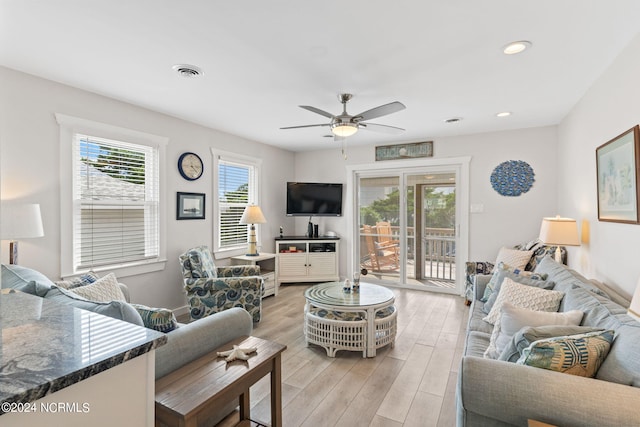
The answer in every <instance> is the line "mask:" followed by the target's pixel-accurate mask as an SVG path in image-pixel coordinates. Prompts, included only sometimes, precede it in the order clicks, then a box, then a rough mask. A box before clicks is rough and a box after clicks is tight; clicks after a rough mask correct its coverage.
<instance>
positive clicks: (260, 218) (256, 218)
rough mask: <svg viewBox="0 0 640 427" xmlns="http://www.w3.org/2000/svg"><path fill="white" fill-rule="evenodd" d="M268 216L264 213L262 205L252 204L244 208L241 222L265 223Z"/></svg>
mask: <svg viewBox="0 0 640 427" xmlns="http://www.w3.org/2000/svg"><path fill="white" fill-rule="evenodd" d="M266 222H267V220H266V218H265V217H264V215H263V214H262V210H261V209H260V206H256V205H250V206H247V207H246V208H244V212H243V213H242V218H240V224H265V223H266Z"/></svg>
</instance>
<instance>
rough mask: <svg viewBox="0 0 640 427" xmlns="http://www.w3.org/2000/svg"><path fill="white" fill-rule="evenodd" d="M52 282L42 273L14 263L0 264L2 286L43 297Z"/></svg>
mask: <svg viewBox="0 0 640 427" xmlns="http://www.w3.org/2000/svg"><path fill="white" fill-rule="evenodd" d="M52 286H53V282H52V281H51V280H49V279H48V278H47V277H46V276H45V275H44V274H42V273H40V272H39V271H36V270H32V269H30V268H26V267H22V266H19V265H16V264H8V265H5V264H2V287H3V288H11V289H16V290H19V291H21V292H26V293H29V294H32V295H37V296H39V297H43V296H45V295H46V294H47V292H49V290H50V289H51V287H52Z"/></svg>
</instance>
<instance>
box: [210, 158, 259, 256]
mask: <svg viewBox="0 0 640 427" xmlns="http://www.w3.org/2000/svg"><path fill="white" fill-rule="evenodd" d="M255 173H256V172H255V166H253V165H250V164H243V163H240V162H234V161H228V160H225V159H222V158H220V159H218V245H217V246H218V248H220V249H222V250H225V249H232V248H238V247H245V246H246V245H247V232H248V230H247V226H246V225H241V224H239V222H240V218H241V217H242V213H243V212H244V208H245V207H246V206H247V205H249V204H250V203H252V202H254V197H253V195H254V194H255V193H254V191H255V188H254V187H255V183H254V181H255V178H254V177H255Z"/></svg>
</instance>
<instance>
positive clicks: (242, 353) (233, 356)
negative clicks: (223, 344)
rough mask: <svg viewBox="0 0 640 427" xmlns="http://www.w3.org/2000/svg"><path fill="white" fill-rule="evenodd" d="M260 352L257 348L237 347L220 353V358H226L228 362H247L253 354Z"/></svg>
mask: <svg viewBox="0 0 640 427" xmlns="http://www.w3.org/2000/svg"><path fill="white" fill-rule="evenodd" d="M256 351H258V349H257V348H256V347H250V348H240V347H239V346H237V345H234V346H233V350H228V351H219V352H218V357H224V358H225V359H224V360H226V361H227V362H233V361H234V360H247V359H249V357H250V356H249V355H250V354H251V353H255V352H256Z"/></svg>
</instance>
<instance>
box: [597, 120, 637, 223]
mask: <svg viewBox="0 0 640 427" xmlns="http://www.w3.org/2000/svg"><path fill="white" fill-rule="evenodd" d="M639 163H640V128H639V127H638V126H637V125H636V126H634V127H632V128H631V129H629V130H628V131H626V132H624V133H622V134H620V135H618V136H616V137H615V138H613V139H612V140H611V141H608V142H607V143H605V144H603V145H601V146H600V147H598V148H597V149H596V169H597V174H598V220H600V221H610V222H625V223H628V224H637V223H638V200H639V199H640V194H639V193H640V191H639V190H640V187H639V185H638V183H639V181H640V179H639V178H640V177H639V176H638V166H639Z"/></svg>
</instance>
